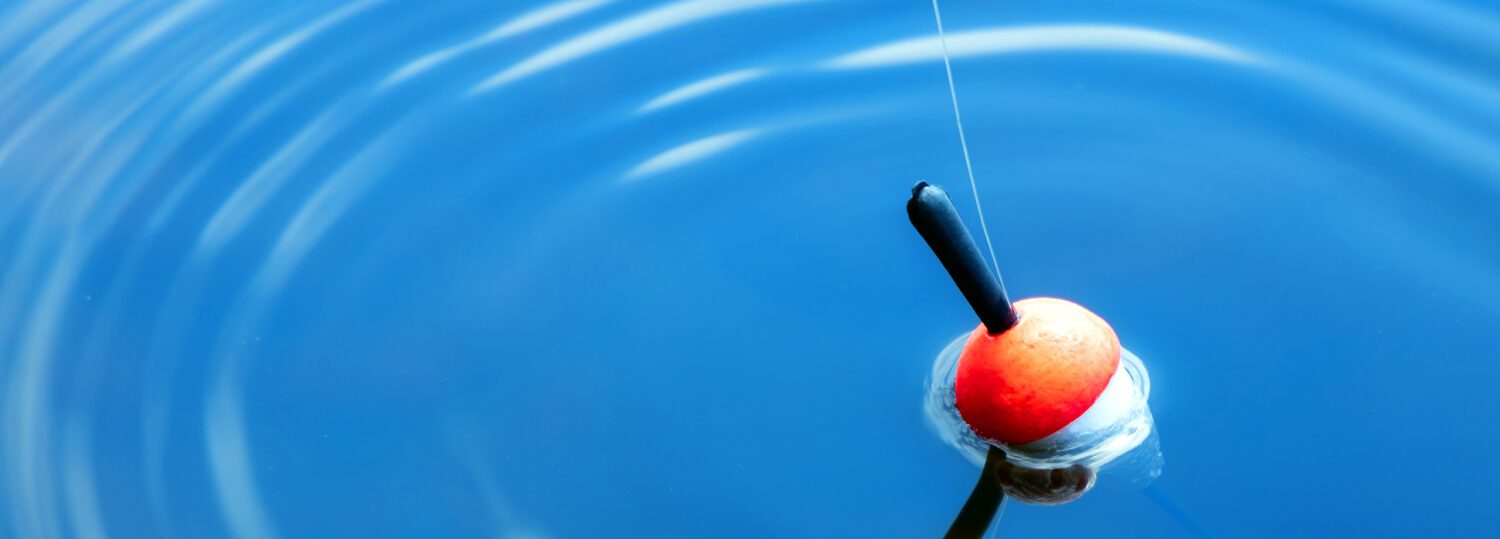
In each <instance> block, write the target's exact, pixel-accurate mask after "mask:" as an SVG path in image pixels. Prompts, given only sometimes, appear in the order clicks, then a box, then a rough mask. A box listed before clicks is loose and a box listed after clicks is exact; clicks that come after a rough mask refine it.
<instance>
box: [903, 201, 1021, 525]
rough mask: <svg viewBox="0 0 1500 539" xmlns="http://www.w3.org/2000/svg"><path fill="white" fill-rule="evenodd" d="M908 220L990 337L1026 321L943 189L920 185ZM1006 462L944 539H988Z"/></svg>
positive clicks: (985, 479)
mask: <svg viewBox="0 0 1500 539" xmlns="http://www.w3.org/2000/svg"><path fill="white" fill-rule="evenodd" d="M906 215H907V216H908V217H910V218H911V224H912V226H914V227H916V229H917V233H919V234H921V235H922V239H924V240H926V241H927V246H928V247H930V248H932V253H933V254H935V255H937V257H938V260H939V261H941V262H942V263H943V267H944V268H946V269H947V270H948V275H949V276H950V277H953V284H955V285H958V291H959V292H962V293H963V295H964V299H966V300H968V301H969V307H971V308H973V309H974V314H976V315H979V320H980V321H981V322H984V328H985V330H986V331H989V333H990V334H991V335H998V334H1001V333H1004V332H1005V330H1008V329H1010V328H1012V327H1014V326H1015V325H1016V323H1017V322H1018V321H1020V317H1019V315H1017V314H1016V310H1015V307H1013V306H1012V305H1011V303H1010V298H1009V297H1006V295H1005V287H1004V286H1002V285H1001V284H1000V276H999V275H997V274H995V273H991V272H990V268H989V266H987V265H985V263H984V256H983V255H981V254H980V253H979V245H978V244H976V243H974V237H973V236H970V235H969V229H968V227H965V226H964V222H963V219H961V218H959V216H958V209H957V208H954V207H953V200H952V199H949V198H948V193H946V192H944V191H943V188H941V187H938V186H936V185H930V184H928V183H927V182H917V185H916V186H915V187H912V189H911V200H908V201H907V202H906ZM1004 460H1005V453H1004V452H1002V451H1000V450H999V449H998V448H994V447H991V448H990V451H989V454H988V455H986V457H985V461H984V471H982V472H980V474H979V481H978V482H977V483H976V484H975V485H974V490H973V491H972V492H970V493H969V499H968V501H966V502H964V507H963V509H961V510H959V512H958V517H956V518H954V519H953V525H952V526H950V527H949V528H948V533H947V534H946V535H944V537H947V538H949V539H968V538H979V537H984V532H985V531H986V530H988V529H989V527H990V522H991V521H993V520H994V518H995V513H996V512H998V511H999V509H1000V504H1001V502H1004V501H1005V491H1004V489H1002V488H1001V486H1000V481H999V477H997V476H996V474H995V468H996V466H997V465H998V464H999V463H1000V462H1001V461H1004Z"/></svg>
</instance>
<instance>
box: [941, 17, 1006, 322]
mask: <svg viewBox="0 0 1500 539" xmlns="http://www.w3.org/2000/svg"><path fill="white" fill-rule="evenodd" d="M932 17H933V18H934V19H937V31H938V41H939V42H941V43H942V44H943V69H944V70H945V71H946V72H947V73H948V97H950V98H952V100H953V121H954V123H955V124H957V125H958V145H959V147H960V148H962V149H963V151H964V168H965V169H967V170H968V171H969V192H971V193H973V194H974V208H975V209H976V210H979V230H980V231H982V232H983V233H984V246H985V247H987V248H989V250H990V267H991V268H992V269H994V271H995V278H996V279H999V280H1000V291H1001V292H1002V293H1004V292H1005V278H1004V277H1001V276H1000V262H999V260H997V259H996V258H995V244H994V242H991V241H990V227H989V225H987V224H985V222H984V206H983V205H982V204H980V203H979V184H978V183H977V182H975V181H974V164H973V163H972V162H971V161H970V160H969V139H968V138H967V137H965V136H964V118H963V115H962V114H959V112H958V90H957V89H956V88H955V87H954V85H953V61H952V60H951V59H949V53H948V36H947V35H946V34H944V33H943V13H942V11H941V10H939V9H938V0H932Z"/></svg>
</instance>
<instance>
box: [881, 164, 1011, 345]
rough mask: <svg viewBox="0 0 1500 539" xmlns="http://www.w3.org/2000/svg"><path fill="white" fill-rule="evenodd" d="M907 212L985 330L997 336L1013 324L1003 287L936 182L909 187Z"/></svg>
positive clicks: (955, 209) (949, 200)
mask: <svg viewBox="0 0 1500 539" xmlns="http://www.w3.org/2000/svg"><path fill="white" fill-rule="evenodd" d="M906 215H907V217H910V218H911V225H912V226H914V227H916V229H917V233H918V234H921V235H922V239H924V240H927V246H928V247H930V248H932V254H935V255H937V257H938V260H939V261H941V262H942V263H943V267H944V268H946V269H947V270H948V275H949V276H951V277H953V284H956V285H958V291H959V292H962V293H963V295H964V299H966V300H968V301H969V307H971V308H973V309H974V314H977V315H979V321H981V322H984V327H985V329H986V330H989V332H990V334H991V335H998V334H1001V333H1004V332H1005V330H1007V329H1010V328H1011V327H1012V326H1015V325H1016V322H1017V320H1018V317H1017V315H1016V310H1015V308H1014V307H1012V306H1011V304H1010V298H1008V297H1006V296H1005V287H1003V286H1001V285H1000V278H999V276H998V275H996V274H994V273H992V272H990V268H989V266H988V265H986V264H985V263H984V255H981V254H979V245H978V244H976V243H974V238H973V236H970V235H969V229H968V227H965V226H964V222H963V219H961V218H959V216H958V209H957V208H954V207H953V200H951V199H949V198H948V193H946V192H944V191H943V188H941V187H938V186H936V185H930V184H928V183H927V182H917V185H916V186H915V187H912V188H911V200H908V201H906Z"/></svg>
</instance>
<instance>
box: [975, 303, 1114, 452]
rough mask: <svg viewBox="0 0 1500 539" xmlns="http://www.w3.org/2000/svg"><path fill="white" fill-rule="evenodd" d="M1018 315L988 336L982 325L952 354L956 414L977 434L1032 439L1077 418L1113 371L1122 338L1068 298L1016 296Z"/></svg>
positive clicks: (1016, 441) (998, 438)
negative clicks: (955, 364) (1011, 323)
mask: <svg viewBox="0 0 1500 539" xmlns="http://www.w3.org/2000/svg"><path fill="white" fill-rule="evenodd" d="M1015 310H1016V312H1017V314H1019V315H1020V316H1019V319H1020V320H1019V322H1018V323H1017V324H1016V325H1015V326H1013V327H1011V328H1010V329H1008V330H1006V331H1004V332H1002V333H999V334H995V335H992V334H990V333H989V331H988V330H987V329H986V327H985V326H984V325H983V324H981V325H980V326H979V327H978V328H976V329H975V330H974V333H973V335H971V336H970V337H969V342H968V343H967V344H965V345H964V351H963V355H961V356H960V357H959V360H958V372H957V379H956V380H955V381H954V392H955V393H956V397H957V400H958V402H957V404H958V413H959V415H960V416H962V417H963V418H964V422H966V423H968V424H969V426H970V427H971V428H973V429H974V432H975V433H977V434H979V435H980V436H982V437H984V438H986V439H989V440H994V441H998V442H1002V443H1006V444H1024V443H1029V442H1035V441H1037V440H1040V439H1042V438H1045V437H1047V436H1048V435H1051V434H1052V433H1055V432H1057V431H1059V430H1062V429H1063V427H1066V426H1068V424H1069V423H1072V422H1073V420H1075V419H1078V417H1079V416H1081V415H1083V413H1084V412H1085V411H1088V409H1089V407H1090V406H1093V405H1094V401H1096V400H1098V398H1099V395H1100V394H1102V393H1104V388H1105V386H1108V385H1109V380H1110V378H1111V377H1113V376H1114V374H1115V371H1116V369H1117V368H1118V366H1119V364H1120V340H1119V338H1118V337H1116V336H1115V332H1114V330H1113V329H1111V328H1110V327H1109V324H1108V323H1105V321H1104V320H1103V319H1102V318H1099V317H1098V316H1097V315H1095V314H1094V313H1092V312H1089V310H1088V309H1085V308H1083V307H1081V306H1079V305H1078V304H1075V303H1073V302H1070V301H1066V300H1061V299H1055V298H1030V299H1023V300H1021V301H1018V302H1016V303H1015Z"/></svg>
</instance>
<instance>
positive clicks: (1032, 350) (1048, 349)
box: [907, 182, 1134, 459]
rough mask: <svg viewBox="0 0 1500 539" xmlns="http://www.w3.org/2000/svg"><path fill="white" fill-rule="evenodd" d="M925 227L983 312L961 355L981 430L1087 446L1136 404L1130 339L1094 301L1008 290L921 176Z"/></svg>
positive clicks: (915, 216)
mask: <svg viewBox="0 0 1500 539" xmlns="http://www.w3.org/2000/svg"><path fill="white" fill-rule="evenodd" d="M907 213H908V215H909V216H910V218H911V221H912V224H913V225H914V226H915V227H916V228H917V231H918V232H920V233H921V234H922V237H923V239H925V240H926V241H927V244H928V246H929V247H931V248H932V250H933V252H934V253H935V254H937V256H938V259H939V260H940V261H942V263H943V266H944V267H945V268H946V269H947V270H948V273H949V274H950V275H951V276H952V277H953V280H954V282H955V283H956V284H957V285H958V289H959V290H960V291H961V292H963V294H964V297H965V299H967V300H968V302H969V305H970V306H971V307H973V309H974V312H975V313H976V314H978V315H979V318H980V321H981V323H980V325H979V327H977V328H975V330H974V331H973V333H972V334H971V335H970V336H969V339H968V341H967V342H966V343H965V345H964V348H963V352H962V353H961V355H960V356H959V360H958V365H957V368H956V372H955V379H954V386H953V390H954V394H955V395H954V396H955V404H956V407H957V409H958V413H959V415H960V416H961V417H962V419H963V421H964V423H966V424H967V425H968V426H969V428H970V429H971V430H973V432H974V433H975V434H976V435H978V436H979V437H980V438H982V439H984V440H985V441H988V442H991V443H998V444H1000V445H1003V446H1004V448H1005V449H1006V450H1007V451H1008V452H1009V453H1010V454H1011V455H1012V456H1013V457H1020V458H1023V459H1024V457H1025V456H1026V454H1028V453H1031V454H1045V453H1076V452H1080V451H1083V452H1086V451H1088V450H1089V449H1090V448H1089V447H1087V446H1088V445H1089V444H1090V443H1093V442H1097V441H1098V440H1097V437H1098V436H1097V435H1098V434H1099V433H1100V432H1101V431H1103V430H1106V429H1108V428H1109V427H1110V426H1112V425H1116V424H1118V422H1119V420H1120V419H1121V418H1122V417H1124V416H1125V415H1126V414H1129V413H1131V412H1132V406H1131V403H1132V402H1133V401H1132V399H1133V398H1134V396H1133V394H1132V392H1133V391H1134V387H1133V385H1132V383H1131V382H1130V380H1129V375H1128V374H1126V373H1125V372H1124V370H1123V369H1122V368H1121V365H1120V357H1121V348H1120V341H1119V339H1118V338H1117V337H1116V336H1115V332H1114V330H1112V329H1110V327H1109V324H1107V323H1105V321H1104V320H1103V319H1101V318H1099V317H1098V316H1097V315H1095V314H1094V313H1092V312H1089V311H1088V310H1087V309H1084V308H1083V307H1080V306H1078V305H1077V304H1074V303H1072V302H1069V301H1065V300H1061V299H1053V298H1032V299H1025V300H1021V301H1019V302H1016V303H1015V304H1012V303H1011V302H1010V299H1009V298H1008V297H1007V296H1006V293H1005V289H1004V285H1003V284H1002V283H1001V281H1000V280H999V276H998V273H997V272H991V271H990V268H989V267H988V266H987V265H986V264H985V262H984V258H983V256H982V255H980V253H979V248H978V246H977V245H976V244H975V243H974V241H973V239H972V238H971V237H970V236H969V233H968V229H967V228H966V227H964V226H963V222H962V220H960V218H959V216H958V212H957V210H955V209H954V208H953V203H952V201H951V200H949V198H948V195H947V193H944V192H943V190H942V189H941V188H939V187H936V186H932V185H928V184H926V183H925V182H923V183H918V184H917V186H916V187H915V188H914V189H913V190H912V197H911V200H910V201H909V202H908V203H907Z"/></svg>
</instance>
